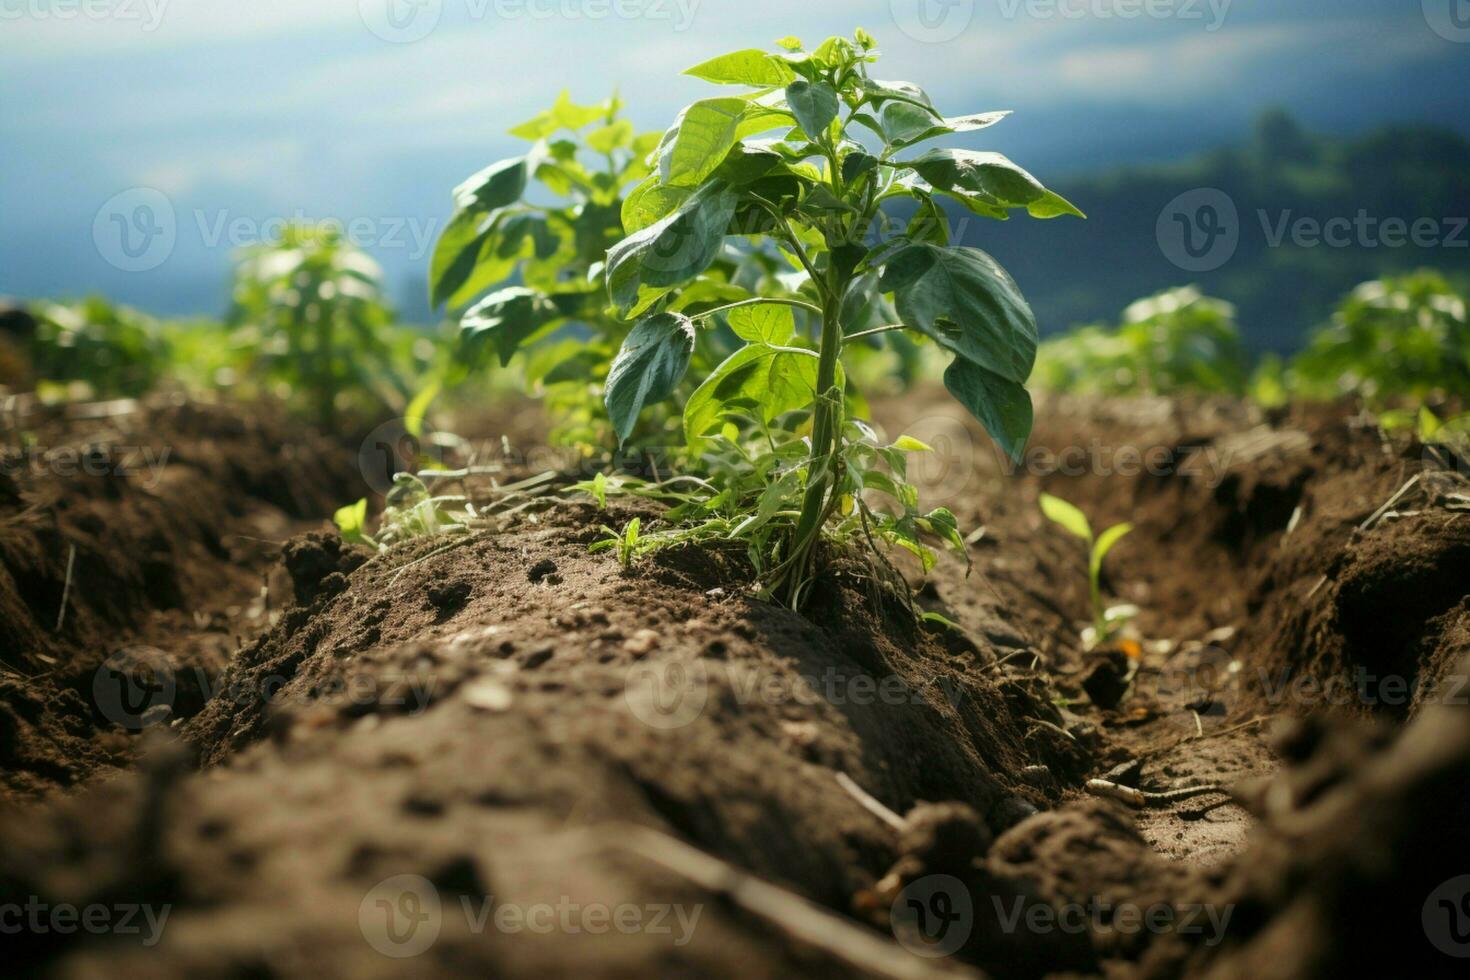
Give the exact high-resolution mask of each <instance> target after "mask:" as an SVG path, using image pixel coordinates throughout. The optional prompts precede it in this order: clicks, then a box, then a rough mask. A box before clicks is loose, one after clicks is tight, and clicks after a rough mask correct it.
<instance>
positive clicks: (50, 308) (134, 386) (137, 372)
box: [30, 296, 171, 398]
mask: <svg viewBox="0 0 1470 980" xmlns="http://www.w3.org/2000/svg"><path fill="white" fill-rule="evenodd" d="M31 313H32V316H34V318H35V321H36V325H35V333H34V335H33V337H32V338H31V344H30V360H31V370H32V372H33V374H34V375H35V377H36V379H37V380H38V382H40V383H41V385H42V386H43V387H45V386H46V385H47V383H49V384H50V385H53V386H54V385H67V386H69V387H70V388H71V392H70V393H71V394H73V395H77V396H80V397H95V398H114V397H135V396H137V395H141V394H143V393H144V392H146V391H148V390H149V389H151V388H152V387H153V386H154V385H155V384H157V383H158V381H159V380H160V378H161V377H163V375H164V372H165V371H166V369H167V366H168V364H169V363H170V361H171V349H170V345H169V343H168V342H167V341H166V340H165V339H164V337H163V334H162V330H161V328H160V325H159V323H158V321H157V320H154V319H153V318H152V317H150V316H147V315H146V314H143V313H139V312H138V311H137V310H134V309H130V308H128V307H126V306H115V305H113V304H112V303H109V302H108V301H107V300H105V299H103V298H102V297H100V296H92V297H88V298H87V299H84V300H81V301H79V302H75V303H38V304H36V305H35V306H34V307H33V308H32V311H31ZM78 386H80V387H78Z"/></svg>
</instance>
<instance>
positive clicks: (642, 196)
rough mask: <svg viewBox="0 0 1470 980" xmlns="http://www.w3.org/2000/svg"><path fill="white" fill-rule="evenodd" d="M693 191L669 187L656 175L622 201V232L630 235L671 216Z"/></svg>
mask: <svg viewBox="0 0 1470 980" xmlns="http://www.w3.org/2000/svg"><path fill="white" fill-rule="evenodd" d="M693 193H694V191H692V190H691V189H689V188H688V187H669V186H667V185H665V184H663V183H661V182H660V181H659V176H658V174H654V175H653V176H651V177H649V178H648V179H647V180H645V181H643V183H641V184H639V185H638V186H637V187H634V188H633V189H632V190H631V191H629V192H628V196H627V197H626V198H624V199H623V212H622V221H623V231H624V233H625V234H629V235H631V234H632V233H633V232H635V231H642V230H643V229H644V228H647V227H648V226H649V225H651V224H653V223H655V222H656V221H658V220H659V219H661V218H665V217H667V216H668V215H670V214H672V213H673V212H674V210H675V209H676V208H678V207H679V205H681V204H683V203H684V202H685V201H686V200H688V198H689V195H690V194H693Z"/></svg>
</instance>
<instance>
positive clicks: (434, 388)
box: [403, 381, 439, 439]
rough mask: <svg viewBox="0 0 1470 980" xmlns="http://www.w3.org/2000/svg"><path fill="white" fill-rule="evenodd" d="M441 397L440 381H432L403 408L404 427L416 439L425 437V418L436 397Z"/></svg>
mask: <svg viewBox="0 0 1470 980" xmlns="http://www.w3.org/2000/svg"><path fill="white" fill-rule="evenodd" d="M438 397H439V382H437V381H431V382H429V383H428V384H427V385H425V386H424V387H423V389H422V390H421V391H420V392H419V393H418V394H417V395H414V396H413V401H411V402H409V403H408V407H407V408H405V409H404V410H403V428H404V430H405V431H407V432H408V434H409V435H411V436H413V437H414V438H415V439H422V438H423V437H424V419H425V418H427V417H428V414H429V406H430V405H432V404H434V399H435V398H438Z"/></svg>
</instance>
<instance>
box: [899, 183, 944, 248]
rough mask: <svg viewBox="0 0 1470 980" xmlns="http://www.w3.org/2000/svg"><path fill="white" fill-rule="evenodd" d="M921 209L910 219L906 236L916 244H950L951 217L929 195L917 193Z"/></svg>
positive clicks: (915, 195) (905, 232) (915, 194)
mask: <svg viewBox="0 0 1470 980" xmlns="http://www.w3.org/2000/svg"><path fill="white" fill-rule="evenodd" d="M914 197H916V198H918V201H919V209H918V210H917V211H915V212H914V216H913V217H912V218H910V219H909V225H908V228H907V229H906V230H905V231H904V235H905V236H906V237H908V238H910V239H912V240H913V241H916V242H931V243H933V244H935V245H948V244H949V215H947V214H945V213H944V209H943V208H941V207H940V206H939V205H938V204H936V203H935V202H934V198H933V197H931V196H929V195H928V194H924V193H920V192H915V193H914Z"/></svg>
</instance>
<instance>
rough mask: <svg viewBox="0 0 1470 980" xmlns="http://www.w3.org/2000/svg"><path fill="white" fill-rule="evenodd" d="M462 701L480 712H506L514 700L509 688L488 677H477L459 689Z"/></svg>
mask: <svg viewBox="0 0 1470 980" xmlns="http://www.w3.org/2000/svg"><path fill="white" fill-rule="evenodd" d="M461 691H462V693H463V694H464V699H465V701H467V702H468V703H469V705H470V707H472V708H478V709H479V710H481V711H506V710H508V709H509V708H510V706H511V702H512V701H514V700H515V698H514V696H513V695H512V694H511V693H510V688H508V687H506V686H505V685H504V684H502V683H500V682H499V681H496V680H492V679H491V678H489V677H478V678H476V679H475V680H472V681H470V682H469V683H467V684H465V685H464V687H463V688H461Z"/></svg>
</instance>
